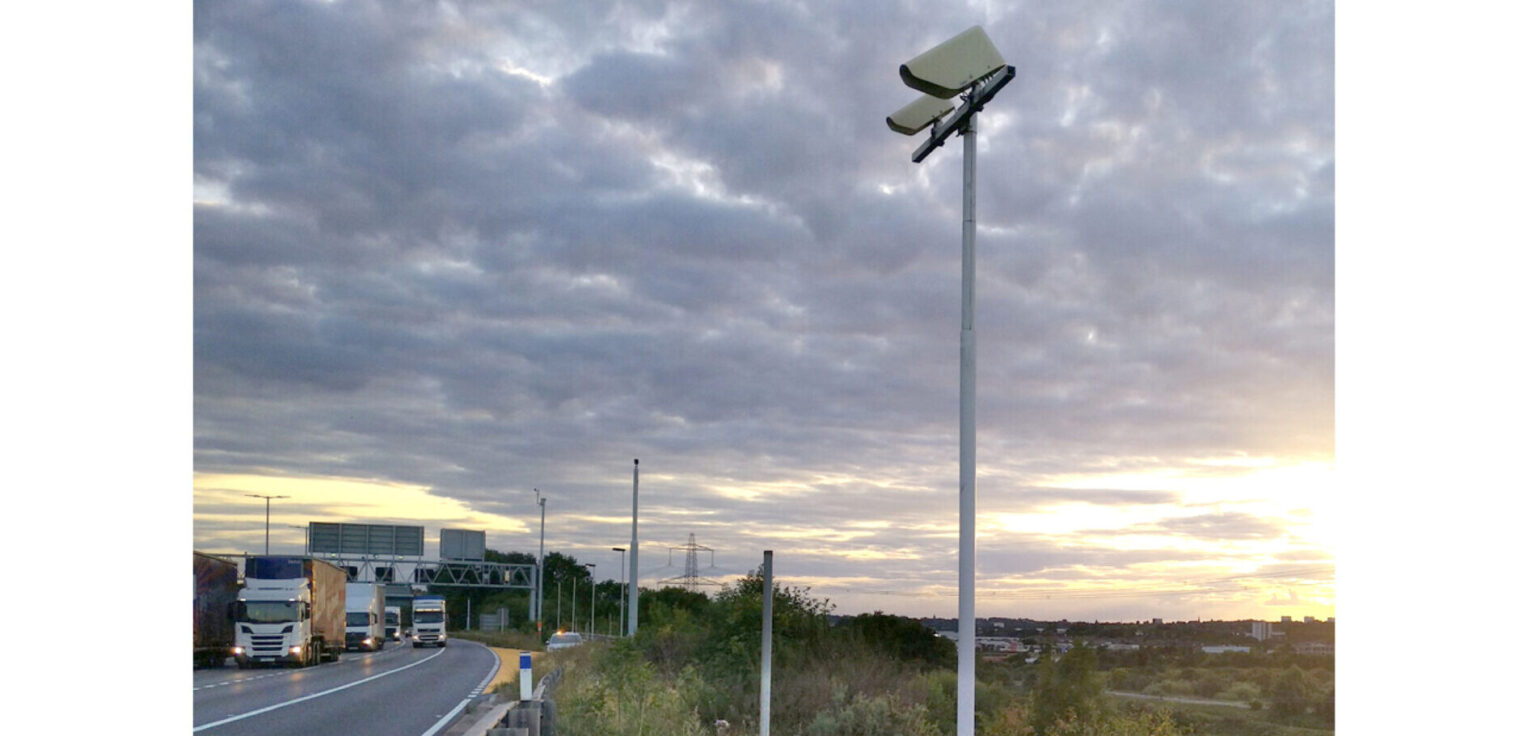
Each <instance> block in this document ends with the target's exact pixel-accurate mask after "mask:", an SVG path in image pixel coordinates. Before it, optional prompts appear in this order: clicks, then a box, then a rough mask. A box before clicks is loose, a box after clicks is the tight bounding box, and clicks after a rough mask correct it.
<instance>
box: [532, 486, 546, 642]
mask: <svg viewBox="0 0 1536 736" xmlns="http://www.w3.org/2000/svg"><path fill="white" fill-rule="evenodd" d="M533 497H534V498H536V499H538V500H539V579H538V581H537V582H536V583H535V584H534V586H533V587H534V600H535V601H536V602H537V609H538V610H537V611H536V612H535V614H534V619H533V620H534V628H535V629H536V630H537V631H538V632H539V634H541V635H542V634H543V633H544V502H545V501H547V500H549V499H546V498H544V497H543V496H540V495H539V489H537V488H535V489H533Z"/></svg>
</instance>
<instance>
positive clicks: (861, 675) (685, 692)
mask: <svg viewBox="0 0 1536 736" xmlns="http://www.w3.org/2000/svg"><path fill="white" fill-rule="evenodd" d="M761 592H762V580H761V578H759V577H757V576H755V575H753V576H748V577H746V578H743V579H740V580H738V581H737V582H736V583H735V584H733V585H731V586H730V587H728V588H726V589H725V590H724V591H723V592H721V593H720V594H718V595H716V596H715V597H713V598H710V597H708V596H705V595H704V594H702V593H690V592H687V591H684V590H682V589H678V588H669V589H662V590H660V591H647V592H646V594H645V595H643V596H642V598H641V628H640V632H639V634H638V635H637V636H635V637H633V638H631V639H621V640H618V641H615V642H612V643H606V642H598V643H591V644H587V645H583V646H580V647H576V648H573V649H567V650H562V651H558V652H551V653H548V654H546V655H544V656H543V658H542V662H541V663H540V665H541V666H539V669H542V670H544V671H548V670H549V669H551V668H554V667H557V666H564V667H565V668H566V669H565V674H564V677H563V678H562V680H561V684H560V686H559V688H558V690H557V691H556V701H557V703H558V712H559V714H560V716H559V719H560V731H561V733H562V734H568V735H574V736H585V735H587V734H593V735H607V734H614V735H617V734H633V733H647V734H669V735H671V734H677V735H680V736H692V735H695V734H697V735H701V736H702V735H713V736H727V735H737V734H741V735H745V734H755V733H757V732H758V724H757V718H758V677H759V672H760V667H759V657H760V647H761V629H760V626H761V623H762V599H761ZM829 612H830V609H829V606H828V604H827V602H826V601H823V600H817V599H813V598H811V597H810V596H809V595H808V594H807V592H806V591H805V590H803V589H793V588H791V589H785V588H781V587H775V589H774V638H773V653H774V656H773V690H772V694H773V703H772V708H773V712H772V719H773V732H774V733H775V734H781V735H783V736H795V735H804V736H842V735H848V736H862V735H863V734H907V735H908V736H952V735H953V734H954V733H955V715H954V714H955V690H956V685H955V682H956V678H955V659H956V656H955V648H954V645H953V644H952V643H951V642H950V641H949V640H947V639H943V638H940V637H937V636H935V635H934V633H933V632H931V631H929V630H927V629H925V628H924V627H923V626H922V625H921V624H919V623H918V622H917V621H914V620H911V619H906V618H901V617H897V616H888V615H884V614H880V613H874V614H864V615H860V616H853V617H845V618H843V619H841V621H839V623H838V625H836V626H833V625H832V624H831V623H830V622H829V618H828V614H829ZM464 636H466V637H467V638H469V637H473V638H476V639H477V640H480V641H485V642H486V643H488V644H492V645H493V646H508V647H519V648H542V647H529V646H527V644H528V643H529V642H528V639H530V638H531V637H532V635H531V634H516V633H484V634H480V633H476V634H464ZM481 637H484V638H481ZM1196 651H1198V650H1196ZM1159 656H1161V655H1155V656H1149V657H1142V658H1141V659H1140V660H1121V659H1119V658H1117V657H1116V656H1113V655H1107V654H1104V653H1101V652H1098V651H1095V650H1093V649H1090V648H1087V647H1082V646H1078V647H1074V648H1072V649H1071V650H1069V651H1068V652H1067V653H1066V654H1064V655H1059V656H1057V657H1047V658H1045V659H1043V660H1042V661H1040V662H1036V663H1030V662H1026V661H1025V659H1024V658H1023V657H1022V656H1017V657H1013V658H1010V659H1008V660H1005V661H1001V662H979V663H978V667H977V683H976V716H977V728H976V732H977V733H978V734H981V735H982V736H1017V735H1019V734H1033V735H1034V736H1073V735H1078V734H1084V735H1086V734H1097V735H1099V736H1132V735H1136V736H1173V735H1175V734H1196V733H1198V734H1203V735H1206V736H1312V735H1315V734H1326V733H1330V732H1331V731H1330V730H1328V729H1329V728H1330V726H1331V715H1332V702H1331V698H1332V676H1331V675H1332V673H1331V670H1329V671H1327V672H1322V671H1316V670H1313V671H1307V670H1303V669H1301V668H1299V667H1295V666H1293V665H1292V664H1291V663H1289V662H1286V663H1285V666H1283V667H1281V666H1275V665H1276V664H1277V663H1275V662H1267V661H1264V660H1261V659H1251V660H1246V661H1242V664H1243V665H1245V666H1243V667H1232V666H1218V665H1225V664H1230V663H1232V662H1235V661H1237V660H1232V659H1231V658H1226V659H1222V658H1213V659H1210V660H1203V659H1195V658H1193V657H1192V656H1191V655H1189V654H1187V653H1181V654H1180V655H1179V656H1178V658H1176V659H1170V660H1167V661H1162V660H1160V659H1159ZM1101 657H1102V658H1101ZM1218 681H1219V682H1221V683H1223V686H1222V687H1221V688H1220V689H1219V690H1215V691H1213V690H1212V689H1213V688H1214V687H1215V683H1217V682H1218ZM1110 685H1114V686H1115V687H1116V689H1125V690H1132V691H1146V692H1148V694H1152V693H1157V692H1162V693H1164V694H1169V695H1172V694H1178V693H1182V692H1184V691H1185V690H1188V691H1189V692H1190V693H1191V694H1193V695H1194V696H1195V697H1199V696H1201V695H1203V694H1206V693H1207V692H1213V694H1214V695H1216V696H1218V697H1227V698H1237V699H1243V700H1251V702H1254V703H1257V704H1258V706H1259V707H1258V709H1251V708H1232V707H1220V706H1217V707H1210V706H1198V705H1185V704H1176V703H1164V702H1147V701H1125V700H1121V699H1117V698H1113V697H1110V696H1108V695H1107V694H1106V688H1107V687H1108V686H1110ZM1325 696H1326V708H1325V700H1324V697H1325Z"/></svg>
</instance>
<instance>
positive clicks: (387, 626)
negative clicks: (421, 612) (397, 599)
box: [384, 606, 400, 641]
mask: <svg viewBox="0 0 1536 736" xmlns="http://www.w3.org/2000/svg"><path fill="white" fill-rule="evenodd" d="M384 638H385V639H389V640H391V641H400V607H399V606H385V607H384Z"/></svg>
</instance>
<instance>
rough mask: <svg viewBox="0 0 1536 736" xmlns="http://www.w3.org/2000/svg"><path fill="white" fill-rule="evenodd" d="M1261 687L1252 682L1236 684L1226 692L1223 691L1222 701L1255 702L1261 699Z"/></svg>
mask: <svg viewBox="0 0 1536 736" xmlns="http://www.w3.org/2000/svg"><path fill="white" fill-rule="evenodd" d="M1260 694H1261V693H1260V692H1259V686H1258V685H1255V684H1253V683H1251V682H1234V683H1232V685H1231V686H1230V687H1228V688H1227V689H1226V690H1223V691H1221V695H1220V697H1221V699H1222V700H1237V701H1249V702H1251V701H1254V700H1258V699H1259V695H1260Z"/></svg>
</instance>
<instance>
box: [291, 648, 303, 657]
mask: <svg viewBox="0 0 1536 736" xmlns="http://www.w3.org/2000/svg"><path fill="white" fill-rule="evenodd" d="M303 651H304V647H303V646H297V647H288V653H289V654H292V655H293V656H295V657H297V656H299V653H300V652H303Z"/></svg>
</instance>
